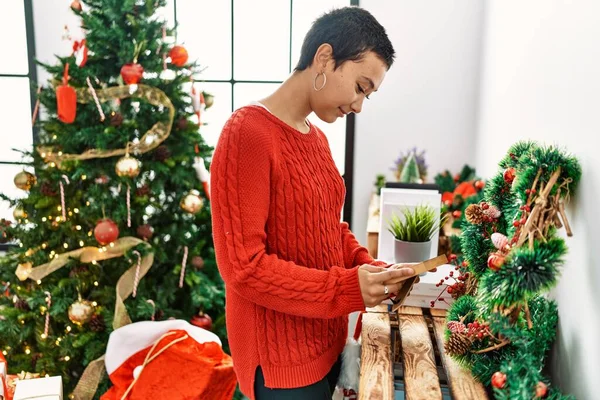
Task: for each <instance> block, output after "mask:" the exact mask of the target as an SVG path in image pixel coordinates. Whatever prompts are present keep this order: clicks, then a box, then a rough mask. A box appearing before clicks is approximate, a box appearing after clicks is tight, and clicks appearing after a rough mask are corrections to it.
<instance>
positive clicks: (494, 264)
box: [487, 254, 504, 271]
mask: <svg viewBox="0 0 600 400" xmlns="http://www.w3.org/2000/svg"><path fill="white" fill-rule="evenodd" d="M487 264H488V267H489V268H490V269H491V270H492V271H498V270H500V268H502V266H503V265H504V256H502V255H500V254H490V256H489V257H488V261H487Z"/></svg>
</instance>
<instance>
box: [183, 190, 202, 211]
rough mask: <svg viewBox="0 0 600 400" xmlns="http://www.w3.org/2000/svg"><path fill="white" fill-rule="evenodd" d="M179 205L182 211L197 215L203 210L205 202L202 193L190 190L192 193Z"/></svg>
mask: <svg viewBox="0 0 600 400" xmlns="http://www.w3.org/2000/svg"><path fill="white" fill-rule="evenodd" d="M179 205H180V206H181V209H182V210H184V211H186V212H188V213H190V214H196V213H197V212H198V211H200V210H201V209H202V206H203V205H204V200H202V197H200V192H198V191H197V190H190V192H189V193H188V194H186V195H185V196H184V197H183V199H182V200H181V203H180V204H179Z"/></svg>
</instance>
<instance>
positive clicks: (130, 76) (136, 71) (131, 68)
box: [121, 63, 144, 85]
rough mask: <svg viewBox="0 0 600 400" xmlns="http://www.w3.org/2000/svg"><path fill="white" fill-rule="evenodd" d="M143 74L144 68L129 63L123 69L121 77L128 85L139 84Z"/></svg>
mask: <svg viewBox="0 0 600 400" xmlns="http://www.w3.org/2000/svg"><path fill="white" fill-rule="evenodd" d="M143 74H144V67H142V66H141V65H140V64H137V63H136V64H133V63H129V64H125V65H123V67H121V76H122V77H123V81H124V82H125V83H126V84H128V85H133V84H136V83H139V82H140V80H141V79H142V75H143Z"/></svg>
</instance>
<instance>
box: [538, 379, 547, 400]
mask: <svg viewBox="0 0 600 400" xmlns="http://www.w3.org/2000/svg"><path fill="white" fill-rule="evenodd" d="M546 395H548V385H546V384H545V383H544V382H538V383H537V385H536V386H535V397H537V398H539V399H543V398H544V397H546Z"/></svg>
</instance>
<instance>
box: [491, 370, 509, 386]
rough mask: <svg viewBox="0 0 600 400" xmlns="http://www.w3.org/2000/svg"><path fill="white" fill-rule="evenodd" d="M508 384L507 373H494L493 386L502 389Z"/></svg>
mask: <svg viewBox="0 0 600 400" xmlns="http://www.w3.org/2000/svg"><path fill="white" fill-rule="evenodd" d="M505 384H506V374H504V373H503V372H500V371H496V372H494V375H492V386H493V387H495V388H497V389H502V388H503V387H504V385H505Z"/></svg>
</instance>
